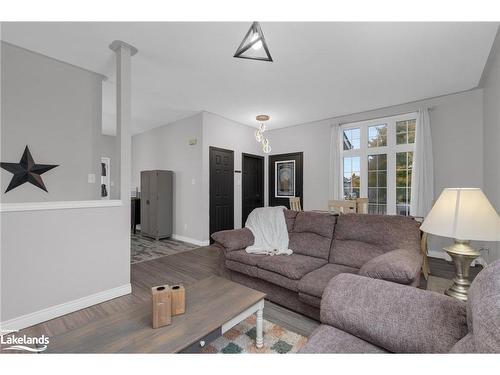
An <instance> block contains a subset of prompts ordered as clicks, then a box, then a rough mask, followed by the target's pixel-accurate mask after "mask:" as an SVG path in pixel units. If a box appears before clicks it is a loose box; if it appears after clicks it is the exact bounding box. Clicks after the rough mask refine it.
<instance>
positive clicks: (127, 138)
mask: <svg viewBox="0 0 500 375" xmlns="http://www.w3.org/2000/svg"><path fill="white" fill-rule="evenodd" d="M109 48H111V49H112V50H113V51H114V52H115V54H116V137H117V140H119V142H120V199H121V201H122V202H123V205H124V206H127V207H128V206H129V205H130V182H131V181H130V177H131V149H132V140H131V135H130V134H131V133H130V127H131V126H130V125H131V117H132V111H131V96H132V88H131V57H132V56H134V55H135V54H136V53H137V48H135V47H133V46H131V45H130V44H128V43H125V42H123V41H121V40H115V41H113V42H112V43H111V44H110V45H109ZM129 211H130V209H129ZM129 220H130V218H129Z"/></svg>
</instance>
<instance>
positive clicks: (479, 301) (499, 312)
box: [467, 260, 500, 353]
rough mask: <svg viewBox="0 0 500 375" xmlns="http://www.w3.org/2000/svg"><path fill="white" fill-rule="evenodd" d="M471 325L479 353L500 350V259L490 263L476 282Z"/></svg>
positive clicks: (470, 300) (472, 291) (469, 302)
mask: <svg viewBox="0 0 500 375" xmlns="http://www.w3.org/2000/svg"><path fill="white" fill-rule="evenodd" d="M467 325H468V329H469V332H471V333H472V335H473V338H474V346H475V349H476V352H477V353H499V352H500V260H497V261H495V262H493V263H491V264H489V265H488V266H486V268H485V269H483V270H482V271H481V272H479V274H478V275H477V276H476V278H475V279H474V281H473V282H472V285H471V287H470V289H469V298H468V300H467Z"/></svg>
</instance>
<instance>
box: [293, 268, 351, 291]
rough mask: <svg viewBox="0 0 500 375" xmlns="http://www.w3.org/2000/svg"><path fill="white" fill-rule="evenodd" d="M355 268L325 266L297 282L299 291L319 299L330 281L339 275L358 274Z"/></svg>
mask: <svg viewBox="0 0 500 375" xmlns="http://www.w3.org/2000/svg"><path fill="white" fill-rule="evenodd" d="M358 271H359V270H358V269H357V268H353V267H348V266H342V265H340V264H332V263H329V264H325V265H324V266H323V267H321V268H318V269H317V270H314V271H312V272H309V273H308V274H307V275H305V276H304V277H303V278H302V279H300V281H299V285H298V287H299V291H300V292H302V293H305V294H309V295H311V296H316V297H319V298H321V296H322V295H323V291H324V290H325V288H326V286H327V285H328V283H329V282H330V280H331V279H332V278H333V277H335V276H337V275H338V274H341V273H354V274H356V273H358Z"/></svg>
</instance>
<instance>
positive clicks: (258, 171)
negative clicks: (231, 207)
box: [241, 154, 264, 227]
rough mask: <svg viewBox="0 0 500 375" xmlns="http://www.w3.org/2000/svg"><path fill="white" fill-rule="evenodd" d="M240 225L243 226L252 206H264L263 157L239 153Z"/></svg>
mask: <svg viewBox="0 0 500 375" xmlns="http://www.w3.org/2000/svg"><path fill="white" fill-rule="evenodd" d="M241 157H242V159H241V173H242V178H241V198H242V202H241V226H242V227H244V226H245V222H246V221H247V217H248V214H250V212H252V210H253V209H254V208H257V207H264V158H263V157H262V156H257V155H251V154H242V155H241Z"/></svg>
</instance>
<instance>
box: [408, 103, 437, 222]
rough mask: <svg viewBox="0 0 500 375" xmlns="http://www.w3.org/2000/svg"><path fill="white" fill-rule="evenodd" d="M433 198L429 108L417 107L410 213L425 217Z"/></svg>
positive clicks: (432, 162)
mask: <svg viewBox="0 0 500 375" xmlns="http://www.w3.org/2000/svg"><path fill="white" fill-rule="evenodd" d="M433 199H434V161H433V156H432V138H431V123H430V118H429V109H428V108H423V109H419V111H418V114H417V124H416V132H415V152H414V153H413V169H412V174H411V202H410V214H411V215H412V216H421V217H425V216H426V215H427V214H428V213H429V211H430V210H431V208H432V201H433Z"/></svg>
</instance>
